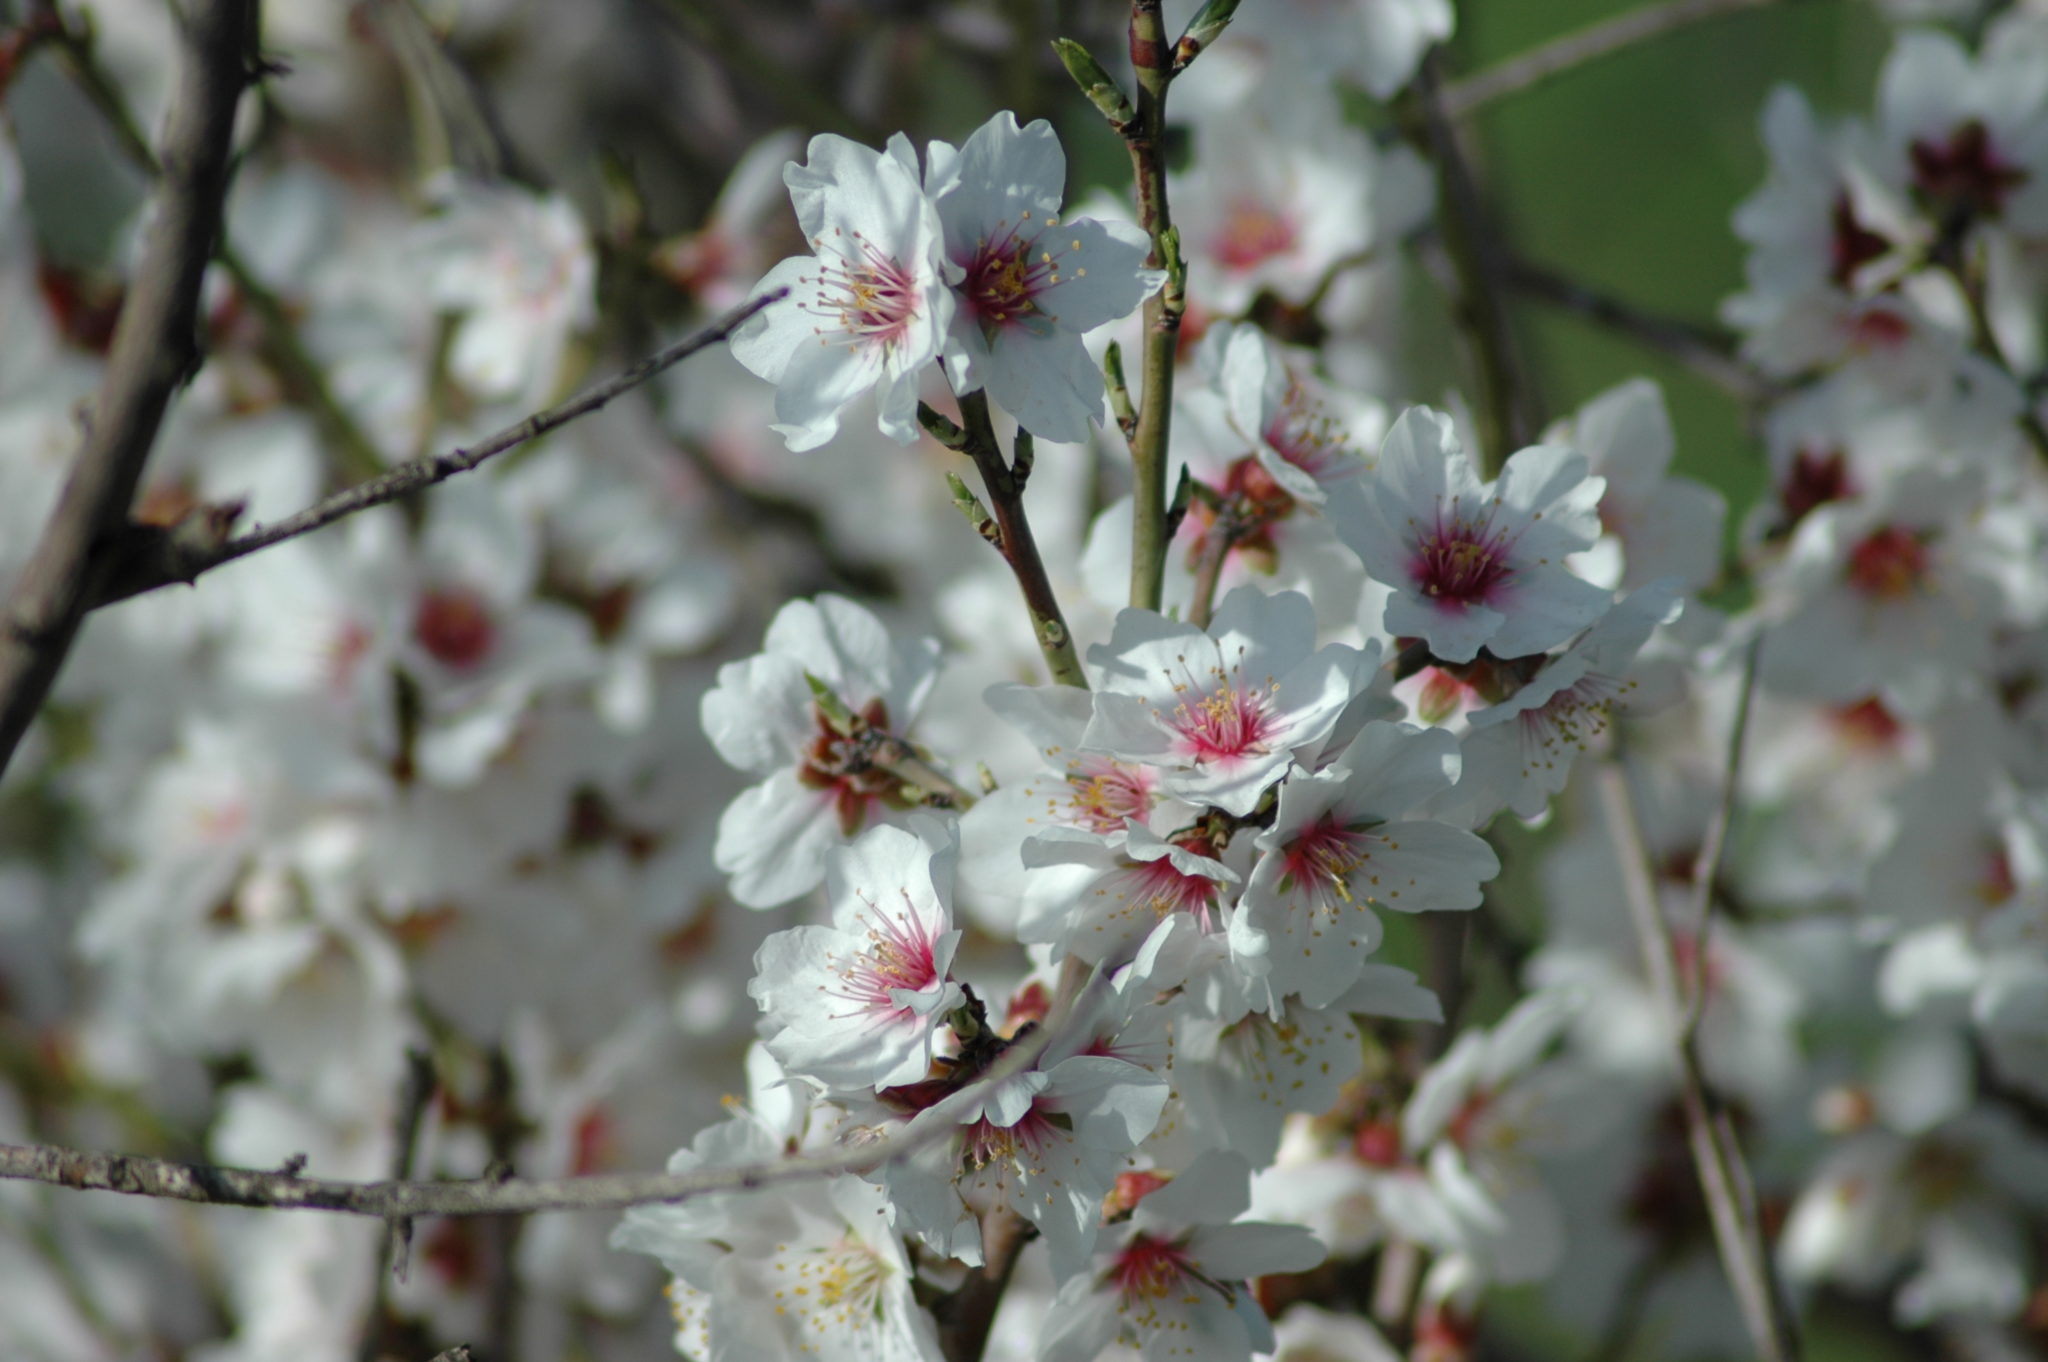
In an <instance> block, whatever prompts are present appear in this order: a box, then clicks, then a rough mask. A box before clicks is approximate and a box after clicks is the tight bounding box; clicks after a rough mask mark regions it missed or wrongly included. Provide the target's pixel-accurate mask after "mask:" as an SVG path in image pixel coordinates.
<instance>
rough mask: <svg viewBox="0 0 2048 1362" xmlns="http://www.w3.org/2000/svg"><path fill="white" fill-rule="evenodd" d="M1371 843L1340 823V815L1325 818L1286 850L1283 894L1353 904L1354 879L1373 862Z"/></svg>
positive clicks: (1284, 854)
mask: <svg viewBox="0 0 2048 1362" xmlns="http://www.w3.org/2000/svg"><path fill="white" fill-rule="evenodd" d="M1371 840H1372V839H1371V838H1369V837H1367V836H1366V835H1365V833H1364V832H1362V831H1360V830H1359V829H1357V828H1350V827H1346V826H1344V825H1343V824H1341V823H1339V822H1338V821H1337V815H1336V814H1334V813H1326V814H1324V815H1323V816H1322V817H1321V818H1320V819H1318V820H1317V821H1315V822H1313V823H1311V824H1309V825H1308V826H1307V827H1306V828H1303V829H1302V830H1301V833H1300V834H1299V835H1298V836H1296V837H1295V839H1294V840H1293V841H1292V842H1289V843H1288V844H1287V845H1286V847H1285V848H1284V849H1282V851H1281V853H1280V863H1281V864H1282V865H1283V866H1284V867H1286V870H1285V873H1284V874H1283V875H1282V877H1281V880H1280V888H1281V891H1282V892H1283V893H1293V892H1297V891H1298V892H1300V893H1302V894H1304V895H1308V896H1310V897H1312V898H1314V899H1315V900H1316V901H1317V902H1319V903H1327V902H1329V900H1330V899H1332V898H1337V899H1342V900H1343V901H1344V902H1346V903H1349V902H1351V877H1352V876H1353V875H1354V874H1356V873H1357V872H1358V868H1359V867H1360V866H1362V865H1364V864H1365V863H1366V862H1367V861H1368V860H1370V859H1371V855H1372V853H1371V851H1370V850H1369V849H1368V848H1369V847H1370V845H1371Z"/></svg>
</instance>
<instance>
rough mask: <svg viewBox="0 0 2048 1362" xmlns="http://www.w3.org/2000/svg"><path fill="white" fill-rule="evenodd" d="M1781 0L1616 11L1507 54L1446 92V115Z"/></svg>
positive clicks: (1703, 0) (1459, 114) (1668, 3)
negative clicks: (1668, 34)
mask: <svg viewBox="0 0 2048 1362" xmlns="http://www.w3.org/2000/svg"><path fill="white" fill-rule="evenodd" d="M1779 2H1780V0H1665V3H1663V4H1661V5H1646V6H1644V7H1643V8H1641V9H1633V10H1629V11H1627V12H1626V13H1623V14H1617V15H1616V16H1614V17H1613V18H1612V19H1608V20H1604V21H1603V22H1601V23H1597V24H1591V25H1588V26H1587V27H1585V28H1582V29H1580V30H1578V31H1577V32H1575V33H1567V34H1565V35H1564V36H1563V37H1561V38H1555V39H1553V40H1551V41H1550V42H1547V43H1545V44H1543V45H1542V46H1541V47H1536V48H1532V49H1531V50H1529V51H1527V52H1524V53H1522V54H1521V55H1519V56H1515V57H1510V58H1509V59H1508V60H1506V61H1504V62H1502V63H1500V64H1499V65H1498V66H1492V67H1489V68H1487V69H1486V70H1484V71H1481V72H1480V73H1479V74H1478V75H1476V76H1471V77H1468V78H1467V79H1465V80H1461V81H1458V82H1457V83H1455V84H1453V85H1451V86H1449V87H1447V88H1446V89H1445V90H1444V113H1445V114H1446V115H1448V116H1449V117H1451V118H1463V117H1464V116H1465V115H1466V114H1469V113H1471V112H1472V111H1473V110H1474V109H1477V108H1480V107H1481V106H1483V105H1486V104H1490V103H1492V102H1493V101H1494V100H1496V99H1501V98H1504V97H1506V96H1508V95H1513V94H1520V93H1521V92H1522V91H1524V90H1527V89H1531V88H1533V87H1535V86H1537V85H1541V84H1543V83H1544V82H1545V81H1547V80H1549V79H1551V78H1552V77H1554V76H1559V75H1562V74H1564V73H1565V72H1567V71H1571V70H1575V69H1576V68H1578V67H1581V66H1584V65H1585V64H1587V63H1588V62H1592V61H1597V60H1598V59H1600V58H1601V57H1605V56H1608V55H1610V54H1612V53H1615V52H1619V51H1622V50H1623V49H1625V48H1630V47H1634V46H1636V45H1637V44H1639V43H1646V42H1649V41H1651V40H1652V39H1656V38H1661V37H1663V36H1664V35H1665V34H1667V33H1675V32H1677V31H1678V30H1679V29H1682V28H1686V27H1689V26H1690V25H1693V24H1697V23H1701V22H1703V21H1705V20H1708V19H1718V18H1720V17H1721V16H1722V15H1724V14H1734V13H1736V12H1738V11H1740V10H1745V9H1762V8H1763V7H1764V6H1766V5H1771V4H1777V3H1779Z"/></svg>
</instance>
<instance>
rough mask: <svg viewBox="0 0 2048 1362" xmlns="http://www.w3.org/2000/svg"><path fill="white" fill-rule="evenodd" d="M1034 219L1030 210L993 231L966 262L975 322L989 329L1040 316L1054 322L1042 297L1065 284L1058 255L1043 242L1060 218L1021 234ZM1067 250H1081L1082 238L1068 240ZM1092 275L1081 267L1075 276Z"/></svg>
mask: <svg viewBox="0 0 2048 1362" xmlns="http://www.w3.org/2000/svg"><path fill="white" fill-rule="evenodd" d="M1030 218H1031V214H1030V212H1029V211H1028V210H1027V211H1026V212H1025V213H1024V214H1023V215H1022V221H1020V222H1019V224H1018V225H1017V226H1014V227H1013V226H1011V225H1010V224H1009V223H1008V222H1003V223H999V224H997V226H996V230H995V232H994V234H993V235H990V236H986V237H983V238H982V239H981V240H979V241H977V242H976V243H975V246H974V256H973V258H972V259H970V260H967V261H965V262H964V268H965V269H966V271H967V276H966V278H965V279H963V280H962V281H961V284H960V290H961V293H962V294H963V295H964V296H965V297H966V299H967V306H968V307H969V308H971V309H972V310H973V312H974V317H975V320H976V321H978V322H980V323H981V324H982V326H984V327H986V328H995V327H1002V326H1012V325H1017V324H1021V323H1025V322H1028V321H1030V320H1032V319H1034V318H1038V317H1044V318H1045V319H1046V320H1048V321H1050V320H1054V319H1053V317H1052V314H1050V313H1048V312H1046V311H1045V309H1044V308H1043V307H1042V306H1040V303H1039V299H1040V298H1041V297H1043V296H1044V295H1045V294H1046V293H1047V292H1049V291H1050V290H1051V289H1052V288H1053V287H1054V286H1055V285H1057V284H1059V283H1060V282H1061V275H1060V267H1059V257H1058V256H1056V255H1055V254H1054V253H1053V252H1052V251H1050V250H1048V249H1045V245H1044V241H1045V237H1046V235H1047V234H1049V233H1050V232H1051V231H1052V229H1054V228H1056V227H1058V226H1059V219H1058V218H1047V219H1046V220H1045V223H1044V229H1045V230H1044V231H1043V232H1033V233H1031V234H1030V235H1020V233H1023V232H1025V231H1027V230H1028V229H1029V226H1030ZM1068 249H1069V250H1073V251H1078V250H1080V249H1081V243H1080V241H1078V240H1073V241H1070V242H1068ZM1087 273H1088V271H1087V270H1086V269H1079V268H1077V269H1076V270H1074V272H1073V275H1072V277H1073V278H1076V279H1079V278H1083V277H1085V276H1086V275H1087Z"/></svg>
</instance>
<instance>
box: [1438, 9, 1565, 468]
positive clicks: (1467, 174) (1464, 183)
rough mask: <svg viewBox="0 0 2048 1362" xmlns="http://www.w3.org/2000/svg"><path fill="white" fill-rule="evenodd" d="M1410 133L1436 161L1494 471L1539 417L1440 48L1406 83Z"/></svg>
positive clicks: (1448, 247) (1485, 451)
mask: <svg viewBox="0 0 2048 1362" xmlns="http://www.w3.org/2000/svg"><path fill="white" fill-rule="evenodd" d="M1410 88H1411V92H1412V94H1413V97H1414V100H1413V117H1412V120H1411V127H1410V131H1409V136H1410V138H1411V139H1412V140H1413V141H1415V142H1416V143H1417V144H1418V145H1419V146H1420V147H1421V149H1422V151H1423V152H1424V153H1425V154H1426V155H1427V156H1428V157H1429V159H1430V160H1431V161H1432V162H1433V163H1434V164H1435V166H1436V173H1437V206H1436V212H1437V222H1438V225H1439V226H1440V227H1441V229H1442V235H1443V243H1444V250H1445V252H1446V253H1447V254H1448V255H1449V256H1450V261H1451V266H1452V269H1453V270H1454V271H1455V272H1456V274H1457V294H1458V297H1457V319H1458V323H1459V326H1460V327H1461V328H1462V329H1463V330H1464V331H1465V333H1466V335H1467V336H1468V337H1469V338H1470V339H1471V342H1472V352H1473V361H1474V367H1475V369H1476V371H1477V377H1478V386H1479V394H1478V397H1479V400H1478V402H1477V404H1476V407H1477V409H1476V410H1475V411H1474V413H1473V415H1474V418H1475V419H1476V421H1477V422H1478V425H1479V439H1480V446H1481V447H1480V448H1479V449H1478V450H1477V451H1475V456H1476V457H1475V460H1474V461H1475V462H1476V463H1477V464H1478V465H1479V467H1480V469H1481V470H1482V473H1483V476H1485V477H1489V478H1490V477H1492V476H1493V475H1494V474H1496V473H1498V472H1499V471H1500V468H1501V465H1502V464H1504V463H1505V462H1506V461H1507V458H1508V455H1510V454H1511V453H1513V452H1514V451H1515V450H1517V449H1520V448H1521V447H1522V446H1523V445H1525V444H1527V443H1529V441H1530V440H1531V439H1533V438H1534V436H1535V434H1536V429H1537V427H1538V426H1539V425H1541V424H1542V422H1541V420H1540V418H1539V417H1538V415H1537V413H1536V411H1535V407H1534V402H1533V396H1532V394H1531V392H1530V390H1529V387H1528V383H1527V378H1528V376H1527V374H1526V373H1524V371H1523V369H1522V365H1521V359H1520V356H1519V355H1518V354H1517V352H1516V348H1515V337H1514V332H1513V330H1512V329H1511V328H1510V326H1509V323H1508V314H1507V306H1506V297H1507V279H1508V263H1507V256H1506V254H1505V252H1503V251H1502V249H1501V246H1500V242H1499V241H1498V240H1497V239H1496V238H1495V236H1494V233H1493V230H1492V225H1491V224H1490V223H1489V222H1488V221H1487V215H1486V207H1485V204H1484V203H1483V202H1482V201H1481V199H1480V195H1479V186H1478V182H1477V181H1476V180H1475V179H1474V177H1473V174H1472V167H1471V165H1470V164H1469V163H1468V162H1467V161H1466V159H1465V153H1464V151H1463V149H1462V148H1460V147H1459V145H1458V130H1457V129H1456V128H1454V127H1452V126H1451V119H1450V115H1449V113H1448V112H1446V109H1445V103H1444V95H1443V50H1442V49H1441V48H1438V49H1437V50H1436V51H1433V52H1431V53H1430V54H1429V55H1428V56H1427V57H1425V58H1424V59H1423V62H1422V67H1421V69H1420V70H1418V71H1417V72H1416V73H1415V82H1414V84H1413V86H1411V87H1410Z"/></svg>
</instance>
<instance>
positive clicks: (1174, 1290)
mask: <svg viewBox="0 0 2048 1362" xmlns="http://www.w3.org/2000/svg"><path fill="white" fill-rule="evenodd" d="M1193 1266H1194V1264H1193V1261H1192V1260H1191V1259H1190V1258H1189V1257H1188V1251H1187V1249H1186V1248H1185V1247H1183V1246H1182V1245H1180V1244H1176V1243H1174V1242H1173V1241H1171V1240H1168V1239H1154V1238H1153V1237H1152V1236H1151V1235H1149V1234H1135V1235H1132V1236H1131V1241H1130V1242H1129V1243H1128V1244H1125V1245H1124V1246H1123V1247H1122V1248H1121V1249H1119V1250H1118V1251H1117V1255H1116V1261H1115V1262H1114V1263H1112V1264H1111V1265H1110V1269H1109V1274H1108V1276H1109V1281H1110V1282H1111V1283H1112V1284H1114V1285H1115V1287H1116V1289H1117V1294H1118V1295H1120V1296H1122V1297H1123V1298H1124V1300H1126V1301H1136V1300H1155V1301H1156V1300H1160V1299H1162V1298H1163V1297H1166V1296H1172V1295H1178V1294H1180V1293H1181V1292H1183V1291H1184V1290H1185V1289H1186V1286H1187V1284H1188V1283H1189V1280H1190V1278H1191V1277H1192V1276H1193V1273H1192V1271H1191V1269H1192V1268H1193Z"/></svg>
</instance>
